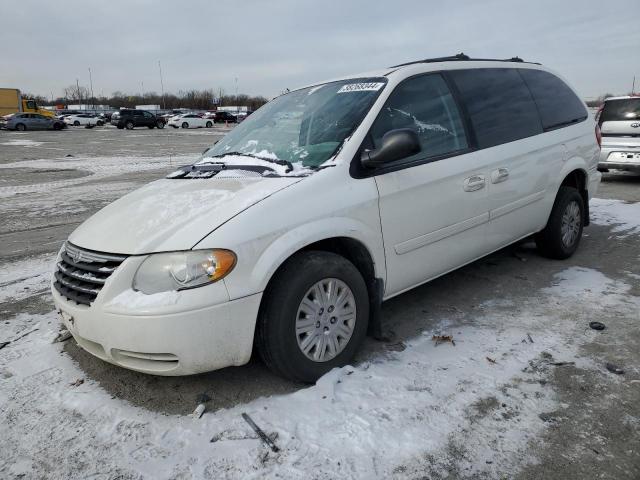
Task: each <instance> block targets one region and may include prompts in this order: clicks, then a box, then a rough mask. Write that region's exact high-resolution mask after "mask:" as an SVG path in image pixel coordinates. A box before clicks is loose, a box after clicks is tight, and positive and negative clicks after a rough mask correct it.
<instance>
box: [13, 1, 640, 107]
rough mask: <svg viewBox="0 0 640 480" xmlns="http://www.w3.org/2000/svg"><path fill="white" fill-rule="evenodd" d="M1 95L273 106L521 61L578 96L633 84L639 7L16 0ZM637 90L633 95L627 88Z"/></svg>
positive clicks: (639, 51) (639, 53) (639, 61)
mask: <svg viewBox="0 0 640 480" xmlns="http://www.w3.org/2000/svg"><path fill="white" fill-rule="evenodd" d="M0 18H2V47H1V48H0V51H1V52H2V53H1V54H0V86H2V87H16V88H20V89H21V90H23V91H27V92H33V93H39V94H42V95H46V96H50V95H51V94H52V93H53V95H55V96H57V95H60V94H61V93H62V89H63V88H64V87H65V86H68V85H71V84H75V81H76V78H78V79H79V81H80V84H81V85H85V86H89V74H88V70H87V69H88V68H89V67H91V71H92V74H93V86H94V93H95V94H96V95H100V94H101V93H104V94H110V93H111V92H113V91H116V90H120V91H124V92H130V93H139V92H141V91H142V83H143V82H144V89H145V91H156V92H160V79H159V75H158V60H160V61H161V62H162V68H163V73H164V84H165V91H178V90H180V89H188V88H216V89H217V88H220V87H222V88H223V89H225V91H226V92H227V93H235V88H236V87H235V78H236V77H237V78H238V90H239V91H240V92H241V93H243V92H244V93H249V94H263V95H265V96H269V97H270V96H273V95H276V94H278V93H280V92H281V91H282V90H284V89H285V88H293V87H297V86H301V85H304V84H307V83H312V82H316V81H320V80H324V79H328V78H331V77H336V76H340V75H345V74H350V73H357V72H360V71H366V70H373V69H377V68H380V67H386V66H389V65H394V64H397V63H401V62H404V61H409V60H416V59H420V58H426V57H434V56H442V55H449V54H454V53H458V52H460V51H463V52H464V53H466V54H468V55H471V56H474V57H493V58H503V57H511V56H513V55H518V56H520V57H522V58H524V59H525V60H531V61H538V62H541V63H543V64H544V65H547V66H549V67H551V68H554V69H555V70H557V71H559V72H560V73H561V74H563V75H564V76H565V77H566V78H568V79H569V81H571V82H572V83H573V85H574V86H575V87H576V88H577V89H578V91H579V92H580V94H582V95H583V96H584V97H593V96H597V95H598V94H601V93H605V92H611V93H627V92H628V91H630V90H631V82H632V79H633V75H634V74H635V75H636V76H637V80H636V85H637V86H638V85H640V1H639V0H608V1H603V0H595V1H594V0H571V1H569V0H566V1H564V0H555V1H547V0H528V1H515V0H512V1H508V0H507V1H499V0H483V1H473V0H456V1H455V2H454V1H450V2H445V1H442V0H440V1H426V0H423V1H408V0H393V1H388V2H381V1H378V2H374V1H372V0H353V1H349V0H320V1H307V0H298V1H295V0H281V1H280V0H271V1H258V0H247V1H238V0H235V1H233V0H232V1H226V0H224V1H222V0H218V1H211V0H209V1H207V0H202V1H200V0H193V1H171V2H170V1H151V0H135V1H134V0H127V1H120V0H97V1H86V0H64V1H50V0H42V1H35V0H20V1H7V0H3V1H2V2H1V3H0ZM636 90H640V86H638V87H637V88H636Z"/></svg>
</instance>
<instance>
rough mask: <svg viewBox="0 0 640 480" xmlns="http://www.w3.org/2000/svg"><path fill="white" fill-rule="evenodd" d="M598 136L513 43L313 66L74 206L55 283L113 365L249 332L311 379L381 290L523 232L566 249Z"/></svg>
mask: <svg viewBox="0 0 640 480" xmlns="http://www.w3.org/2000/svg"><path fill="white" fill-rule="evenodd" d="M193 120H196V121H197V120H198V117H196V116H190V115H187V116H183V117H181V118H180V119H179V120H176V123H178V125H180V122H185V123H188V122H189V121H193ZM202 120H203V119H200V121H202ZM598 140H599V131H598V127H597V125H596V124H595V122H594V121H593V119H592V118H591V117H590V116H589V115H588V113H587V109H586V106H585V104H584V103H583V102H582V101H581V100H580V98H579V97H578V95H577V94H576V93H575V92H574V90H572V89H571V87H569V86H568V85H567V84H566V83H565V81H564V80H562V79H561V78H560V77H559V76H557V75H556V74H554V73H553V72H551V71H549V70H547V69H546V68H544V67H542V66H541V65H539V64H535V63H527V62H523V61H522V60H520V59H518V58H513V59H509V60H502V61H490V60H477V61H474V60H473V59H470V58H469V57H467V56H465V55H462V54H460V55H456V56H454V57H446V58H440V59H430V60H423V61H417V62H411V63H408V64H402V65H396V66H394V67H389V68H385V69H382V70H379V71H377V72H369V73H367V74H363V75H356V76H350V77H346V78H343V79H340V80H334V81H330V82H326V83H317V84H314V85H311V86H309V87H306V88H301V89H298V90H294V91H291V92H288V93H286V94H284V95H280V96H279V97H277V98H275V99H274V100H272V101H271V102H269V103H267V104H266V105H264V106H263V107H261V108H260V109H259V110H258V111H256V112H255V113H253V114H252V115H250V116H249V117H248V118H247V119H246V120H245V121H244V122H242V123H241V124H240V125H238V126H237V127H235V128H234V129H233V130H232V131H231V132H229V133H228V134H227V135H226V136H225V137H224V138H222V139H221V140H220V141H218V142H217V143H216V144H215V145H213V146H212V147H211V148H209V149H208V150H207V151H205V152H204V153H203V155H202V157H201V158H200V159H199V160H197V161H196V162H195V163H193V164H192V165H187V166H183V167H181V168H180V169H179V170H177V171H175V172H173V173H171V174H169V175H168V176H167V177H166V178H165V179H162V180H157V181H155V182H153V183H150V184H148V185H146V186H144V187H142V188H140V189H138V190H136V191H134V192H131V193H129V194H128V195H126V196H124V197H123V198H121V199H119V200H117V201H116V202H114V203H112V204H111V205H108V206H106V207H105V208H103V209H102V210H100V211H99V212H98V213H96V214H95V215H94V216H93V217H91V218H89V219H88V220H86V221H85V222H84V223H83V224H82V225H80V226H79V227H78V228H77V229H76V230H75V231H74V232H73V233H72V234H71V236H70V237H69V240H68V241H67V242H66V243H65V245H64V246H63V247H62V249H61V250H60V253H59V254H58V259H57V262H56V267H55V272H54V275H53V281H52V295H53V300H54V303H55V305H56V308H57V310H58V311H59V312H60V315H61V317H62V320H63V322H64V324H65V325H66V327H67V328H68V329H69V331H70V332H71V334H72V335H73V336H74V338H75V339H76V341H77V342H78V344H79V345H80V346H81V347H82V348H84V349H85V350H87V351H88V352H90V353H91V354H93V355H95V356H97V357H99V358H101V359H103V360H105V361H107V362H111V363H114V364H116V365H120V366H122V367H126V368H130V369H133V370H137V371H140V372H146V373H151V374H156V375H189V374H195V373H200V372H205V371H208V370H214V369H217V368H222V367H227V366H230V365H242V364H244V363H247V362H248V361H249V359H250V358H251V354H252V351H253V349H254V347H255V348H256V349H257V350H258V353H259V354H260V356H261V357H262V359H263V360H264V362H265V363H266V364H267V365H268V366H269V367H270V368H271V369H273V370H274V371H275V372H277V373H279V374H280V375H282V376H284V377H287V378H291V379H294V380H298V381H305V382H313V381H315V380H316V379H318V378H319V377H320V376H321V375H323V374H325V373H326V372H328V371H330V370H331V369H332V368H335V367H341V366H344V365H346V364H348V363H349V362H350V361H351V360H352V359H353V357H354V355H355V353H356V351H357V349H358V347H359V345H360V344H361V343H362V341H363V340H364V337H365V335H366V334H367V332H369V333H371V334H373V335H374V336H378V337H380V336H381V332H382V330H381V327H382V325H381V321H382V314H381V304H382V302H383V301H385V300H387V299H390V298H392V297H395V296H396V295H400V294H401V293H403V292H405V291H407V290H409V289H411V288H413V287H416V286H418V285H421V284H423V283H425V282H428V281H430V280H432V279H434V278H436V277H439V276H441V275H444V274H446V273H447V272H450V271H452V270H454V269H456V268H458V267H461V266H462V265H466V264H468V263H470V262H473V261H475V260H476V259H478V258H481V257H483V256H485V255H487V254H489V253H491V252H494V251H496V250H499V249H501V248H503V247H505V246H507V245H509V244H512V243H514V242H517V241H518V240H520V239H523V238H527V237H530V236H532V237H533V238H534V239H535V241H536V244H537V246H538V249H539V250H540V252H541V253H542V254H543V255H545V256H548V257H550V258H555V259H564V258H568V257H570V256H571V255H572V254H573V253H574V252H575V251H576V249H577V248H578V244H579V242H580V237H581V235H582V229H583V227H584V226H586V225H588V224H589V210H588V208H589V207H588V206H589V199H590V198H591V197H592V196H593V195H594V193H595V192H596V190H597V187H598V183H599V181H600V177H601V174H600V173H599V172H598V171H597V165H598V158H599V154H600V148H599V145H598ZM523 268H524V266H523ZM425 361H428V359H425Z"/></svg>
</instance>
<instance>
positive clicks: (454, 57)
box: [389, 52, 540, 68]
mask: <svg viewBox="0 0 640 480" xmlns="http://www.w3.org/2000/svg"><path fill="white" fill-rule="evenodd" d="M456 61H470V62H518V63H535V64H536V65H540V64H539V63H536V62H525V61H524V60H522V59H521V58H520V57H511V58H471V57H469V56H468V55H465V54H464V53H462V52H461V53H459V54H457V55H450V56H448V57H436V58H425V59H424V60H416V61H414V62H407V63H401V64H399V65H394V66H392V67H389V68H398V67H406V66H407V65H415V64H416V63H437V62H456Z"/></svg>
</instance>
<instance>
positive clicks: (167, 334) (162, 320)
mask: <svg viewBox="0 0 640 480" xmlns="http://www.w3.org/2000/svg"><path fill="white" fill-rule="evenodd" d="M144 258H145V257H129V258H127V259H126V260H125V261H124V262H123V264H122V265H121V266H120V267H118V270H117V271H116V272H114V274H113V275H112V276H111V277H109V279H108V280H107V282H106V283H105V286H104V287H103V289H102V290H101V291H100V293H99V294H98V297H97V298H96V299H95V301H94V302H93V303H92V304H91V305H90V306H87V305H81V304H77V303H75V302H73V301H70V300H68V299H67V298H65V297H63V296H62V295H60V293H58V291H57V290H56V289H55V288H53V287H52V288H51V290H52V295H53V301H54V304H55V306H56V309H57V310H58V312H59V313H60V316H61V318H62V321H63V323H64V324H65V326H66V328H68V329H69V331H70V332H71V334H72V335H73V337H74V338H75V340H76V341H77V342H78V344H79V345H80V346H81V347H82V348H83V349H84V350H86V351H87V352H89V353H91V354H92V355H95V356H96V357H98V358H100V359H102V360H104V361H107V362H109V363H113V364H115V365H119V366H121V367H124V368H128V369H131V370H136V371H139V372H143V373H149V374H154V375H165V376H176V375H191V374H196V373H202V372H208V371H211V370H217V369H220V368H224V367H228V366H232V365H243V364H245V363H247V362H248V361H249V358H250V357H251V351H252V347H253V334H254V329H255V323H256V318H257V314H258V308H259V306H260V300H261V298H262V294H261V293H257V294H254V295H250V296H247V297H243V298H240V299H236V300H232V301H229V299H228V294H227V291H226V287H225V286H224V283H223V281H220V282H216V283H214V284H211V285H207V286H204V287H200V288H195V289H191V290H185V291H181V292H177V294H175V293H174V294H173V295H175V296H176V298H177V299H176V300H175V301H174V302H170V303H168V304H165V305H162V304H160V305H147V304H144V302H143V303H142V304H140V302H136V301H135V300H133V301H128V302H122V301H120V302H119V301H118V298H127V297H126V296H125V297H122V296H121V295H122V294H123V293H124V294H127V293H128V291H129V290H130V286H131V279H132V276H133V274H134V273H135V271H136V270H137V267H138V266H139V264H140V263H141V262H142V261H143V260H144ZM140 295H141V294H140ZM136 305H137V306H136Z"/></svg>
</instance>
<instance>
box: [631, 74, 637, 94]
mask: <svg viewBox="0 0 640 480" xmlns="http://www.w3.org/2000/svg"><path fill="white" fill-rule="evenodd" d="M635 91H636V76H635V75H634V76H633V84H632V85H631V95H633V94H634V93H635Z"/></svg>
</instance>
